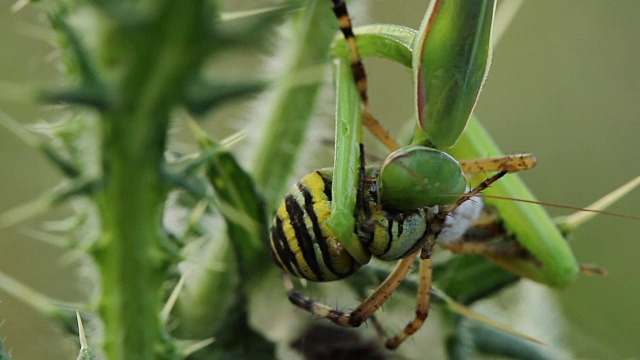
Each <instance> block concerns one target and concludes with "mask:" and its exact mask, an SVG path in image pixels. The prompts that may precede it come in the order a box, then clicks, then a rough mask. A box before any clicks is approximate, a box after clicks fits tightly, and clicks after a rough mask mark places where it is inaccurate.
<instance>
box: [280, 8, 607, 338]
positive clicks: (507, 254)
mask: <svg viewBox="0 0 640 360" xmlns="http://www.w3.org/2000/svg"><path fill="white" fill-rule="evenodd" d="M461 4H462V5H464V6H460V5H461ZM333 6H334V10H335V12H336V16H337V17H338V21H339V24H340V28H341V30H342V32H343V35H344V37H345V39H346V44H347V50H346V51H345V50H344V48H343V47H340V46H337V45H336V46H334V56H335V57H336V58H337V59H338V60H337V61H336V65H335V67H336V74H337V75H336V84H337V85H336V87H337V99H338V105H337V125H336V129H337V130H336V158H335V164H334V168H333V170H321V171H317V172H315V173H312V174H310V175H308V176H307V177H305V178H303V179H302V180H301V181H300V182H299V183H298V184H297V185H296V186H294V188H293V189H292V190H291V192H290V193H289V194H288V195H287V197H286V198H285V200H284V201H283V203H282V204H281V206H280V208H279V209H278V212H277V215H276V218H275V220H274V224H273V227H272V232H271V240H270V242H271V249H272V255H273V257H274V259H275V260H276V262H277V263H278V264H279V265H280V266H281V267H282V268H283V269H285V270H286V271H287V272H288V273H292V274H295V275H297V276H300V277H304V278H307V279H310V280H314V281H327V280H337V279H341V278H343V277H346V276H349V275H351V273H352V272H354V271H355V270H356V269H357V268H359V267H360V266H362V265H364V264H366V263H367V262H368V261H369V258H370V257H371V255H372V254H373V255H374V256H377V257H379V258H381V259H384V260H395V259H400V260H399V262H398V265H397V266H396V268H395V269H394V271H393V272H392V273H391V275H389V277H388V278H387V280H385V282H383V284H382V285H381V286H380V287H379V288H378V290H376V292H374V294H373V295H371V296H370V297H369V298H367V299H366V300H365V301H364V302H363V304H362V305H360V306H359V307H358V308H357V309H356V310H354V311H353V312H351V313H350V314H347V313H345V312H341V311H337V310H334V309H331V308H330V307H328V306H326V305H323V304H320V303H318V302H316V301H315V300H313V299H311V298H309V297H306V296H305V295H303V294H301V293H299V292H297V291H296V290H294V288H293V285H292V283H291V282H290V280H288V277H286V276H285V288H286V289H287V293H288V294H289V299H290V300H291V301H292V302H293V303H294V304H295V305H297V306H299V307H301V308H303V309H306V310H308V311H310V312H312V313H314V314H316V315H319V316H321V317H327V318H329V319H330V320H332V321H333V322H335V323H337V324H340V325H343V326H359V325H360V324H361V323H362V322H363V321H365V320H366V319H368V318H369V317H370V316H371V315H372V314H373V313H374V312H375V311H376V310H377V309H378V308H379V307H380V306H381V304H382V303H383V302H384V301H385V300H386V299H387V298H388V297H389V296H390V294H391V293H392V292H393V291H394V290H395V288H396V287H397V285H398V284H399V282H400V281H401V280H402V278H404V277H405V276H406V273H407V271H408V269H409V267H410V266H411V264H412V263H413V259H414V258H415V256H416V255H417V254H418V252H420V253H421V258H422V260H421V266H420V275H419V278H420V284H419V285H418V293H419V295H418V303H417V306H416V314H417V315H416V317H415V319H414V320H412V321H411V322H410V323H409V324H408V325H406V327H405V329H404V330H403V331H402V332H400V333H399V334H398V335H396V336H395V337H391V338H388V339H387V342H386V345H387V347H388V348H395V347H397V346H398V345H399V344H400V343H401V342H402V341H403V340H404V339H405V338H406V337H408V336H409V335H411V334H413V333H414V332H415V331H417V330H418V329H419V327H420V326H421V325H422V323H423V322H424V320H425V319H426V317H427V314H428V307H429V289H430V285H431V282H430V279H431V261H430V256H431V252H432V250H433V246H434V245H435V243H436V241H438V240H440V244H441V245H443V247H445V248H448V249H450V250H453V251H454V252H460V253H473V254H480V255H483V256H484V257H486V258H488V259H490V260H492V261H494V262H496V263H497V264H499V265H500V266H502V267H504V268H505V269H508V270H509V271H510V272H512V273H514V274H517V275H519V276H522V277H527V278H530V279H532V280H535V281H537V282H541V283H544V284H546V285H549V286H552V287H559V288H562V287H566V286H567V285H569V284H571V283H572V282H573V281H575V279H576V278H577V276H578V274H579V272H580V271H583V272H586V273H593V272H600V271H601V269H599V268H597V267H590V266H586V265H579V264H578V263H577V261H576V260H575V257H574V256H573V254H572V252H571V250H570V248H569V247H568V245H567V242H566V240H565V234H564V233H562V231H561V230H562V224H561V225H560V226H559V225H558V224H556V223H554V222H553V221H552V219H551V218H550V217H549V216H548V215H547V213H546V212H545V211H544V210H543V209H542V207H541V206H540V205H536V204H530V203H525V202H516V203H513V202H502V201H496V200H495V199H492V198H491V197H506V198H515V199H521V200H525V201H535V200H533V199H534V198H533V195H532V194H531V192H530V191H529V190H528V189H527V188H526V186H524V184H523V183H522V182H521V181H520V180H519V179H518V178H515V177H506V178H505V179H503V180H501V181H500V182H499V183H498V184H497V185H496V186H495V187H494V188H491V189H489V191H487V193H488V195H489V197H488V199H485V201H486V202H487V205H485V207H484V209H483V211H484V212H486V213H490V212H494V213H492V214H485V215H486V216H487V217H488V218H489V220H484V221H485V224H484V225H482V224H481V225H477V224H474V225H470V227H469V225H468V224H467V225H464V226H463V230H462V231H461V233H460V234H459V235H457V238H454V239H453V240H452V242H453V244H451V243H448V242H445V241H443V240H441V239H438V236H439V235H440V231H442V230H443V229H444V228H445V227H447V226H448V225H445V219H446V217H447V216H448V215H450V214H452V213H453V212H454V211H455V210H456V209H457V208H458V207H460V206H461V205H462V204H463V203H465V201H467V200H468V199H469V198H470V197H471V196H472V195H475V194H476V192H479V191H480V190H484V189H486V188H487V187H488V186H489V184H492V183H493V182H494V181H496V180H497V179H498V178H499V177H501V176H503V175H504V174H506V173H508V172H513V171H518V170H522V169H527V168H531V167H532V166H533V165H534V164H535V159H533V158H532V157H531V156H530V155H528V154H523V155H517V156H512V157H508V156H502V155H501V151H500V150H499V149H498V147H497V146H496V145H495V143H494V142H493V140H492V139H491V138H490V136H489V135H488V133H487V132H486V131H485V130H484V129H483V128H482V127H481V125H479V123H478V122H477V120H475V119H473V120H471V122H470V123H469V124H468V121H469V118H470V116H471V112H472V110H473V108H474V106H475V102H476V101H477V96H478V93H479V90H480V87H481V86H482V83H483V81H484V78H485V77H486V72H487V70H488V62H489V59H490V53H491V45H490V41H491V40H490V39H491V29H492V21H493V14H494V11H495V2H494V1H483V2H471V3H469V2H464V1H458V2H455V1H454V2H441V1H434V2H431V4H430V7H429V9H428V10H427V14H426V15H425V19H424V20H423V23H422V26H421V28H420V30H419V31H417V32H416V31H413V30H411V29H407V28H403V27H399V26H392V25H389V26H385V25H376V26H371V27H366V28H362V29H361V33H359V34H358V35H357V45H356V41H355V40H354V37H353V34H352V32H351V31H352V30H351V25H350V21H349V18H348V15H347V14H346V8H345V5H344V3H343V2H341V1H334V2H333ZM458 6H459V7H458ZM451 19H461V20H460V21H459V22H457V23H456V22H455V21H452V20H451ZM469 24H472V25H471V28H472V29H471V30H470V29H469V27H470V25H469ZM341 42H342V41H341V40H338V41H337V42H336V43H338V44H341ZM450 44H455V46H451V45H450ZM447 46H448V47H449V48H447ZM443 48H444V50H443ZM358 52H360V53H361V54H363V56H364V57H366V56H372V55H373V56H382V57H386V58H388V59H391V60H393V61H396V62H399V63H401V64H404V65H407V66H410V67H411V68H412V69H413V73H414V84H415V86H416V87H415V96H416V108H417V118H418V119H419V120H418V121H419V126H417V127H416V130H415V135H414V140H413V142H412V144H413V145H414V147H412V148H404V149H401V150H399V152H394V153H392V155H390V156H389V157H388V158H387V160H386V161H385V164H383V166H382V169H381V170H379V172H376V170H373V171H371V170H365V167H364V160H363V159H362V157H363V156H364V155H363V151H362V148H361V147H358V144H361V142H362V139H361V138H362V134H361V132H360V121H362V122H363V123H364V124H365V125H366V126H367V127H368V128H369V129H370V130H371V131H372V132H373V133H374V134H375V135H376V136H377V137H378V139H379V140H380V141H381V142H383V143H385V145H386V146H387V147H388V148H389V149H390V150H397V149H398V146H397V145H396V144H395V143H394V142H393V140H391V139H390V136H389V135H388V134H386V132H385V131H384V130H383V129H382V128H380V126H379V124H377V122H376V120H375V119H374V118H373V117H372V116H371V114H370V113H369V110H368V105H367V95H366V77H365V75H364V69H363V68H362V64H361V62H360V59H359V56H360V55H359V54H358ZM345 58H348V59H349V62H350V65H347V64H345V62H344V60H343V61H342V62H341V61H340V59H345ZM461 64H462V65H461ZM349 73H353V79H352V78H351V77H350V76H349V75H348V74H349ZM434 79H435V80H434ZM353 80H355V84H356V89H354V88H353ZM358 98H359V99H358ZM358 101H360V106H359V107H358V106H354V105H353V104H355V103H357V102H358ZM344 104H346V105H344ZM434 109H435V110H434ZM452 109H453V110H452ZM467 127H468V128H467ZM465 128H467V129H466V131H465ZM454 145H455V146H454ZM425 146H426V148H424V149H423V148H422V147H425ZM418 147H420V148H419V149H418ZM436 149H444V150H446V151H448V152H450V153H451V154H452V155H453V156H454V157H455V158H457V159H464V158H478V157H484V156H486V155H491V156H495V157H490V158H487V159H476V160H469V161H463V162H462V164H461V166H462V169H464V172H465V173H474V172H482V171H487V170H495V171H498V170H500V172H499V173H498V175H496V176H494V177H492V178H489V179H487V181H486V182H482V183H481V184H480V185H479V186H478V187H476V188H475V189H474V190H475V192H472V193H471V194H465V195H464V196H462V197H460V196H461V193H462V192H464V185H466V182H464V180H462V181H460V178H458V177H457V176H458V175H459V174H457V173H459V172H460V171H456V170H455V166H451V167H452V168H454V170H447V171H445V172H443V173H441V176H442V177H440V178H428V177H429V176H431V175H434V172H436V171H438V170H441V169H442V168H450V166H449V164H450V160H452V161H453V162H455V160H453V159H449V157H448V155H446V154H445V153H444V152H442V151H439V150H436ZM417 153H420V154H421V155H415V154H417ZM414 155H415V157H417V158H418V160H415V159H412V158H414ZM405 159H412V160H407V161H405ZM396 162H397V163H396ZM398 164H399V165H398ZM355 169H360V170H357V171H356V170H355ZM394 169H395V170H394ZM385 170H386V171H385ZM403 172H404V174H402V175H398V174H399V173H403ZM423 172H424V173H423ZM385 173H386V174H389V173H391V174H392V175H386V176H385ZM423 174H424V175H423ZM435 175H436V176H437V175H438V174H437V173H435ZM403 176H404V178H403ZM416 179H417V184H416V183H415V182H413V181H414V180H416ZM434 183H437V184H438V185H441V184H442V183H448V185H450V186H449V187H443V188H431V184H434ZM449 183H450V184H449ZM461 184H462V185H461ZM426 188H428V189H426ZM385 189H386V190H385ZM425 191H426V193H429V194H430V195H429V196H426V195H425V196H426V197H427V198H428V199H426V198H423V197H422V196H421V194H425ZM434 193H435V197H433V196H432V195H433V194H434ZM363 194H367V195H363ZM456 194H457V196H458V200H456V201H454V200H453V199H452V197H453V196H454V195H456ZM369 195H370V196H371V198H368V197H367V196H369ZM332 196H333V199H332ZM445 198H448V200H445ZM412 201H413V202H412ZM367 203H368V204H372V203H374V204H377V205H378V206H379V207H375V205H363V204H367ZM451 204H453V205H451ZM436 205H439V206H440V207H439V208H436V209H435V210H430V211H433V212H434V213H435V218H434V217H433V216H434V214H433V213H430V214H429V215H427V214H425V211H426V210H425V211H423V209H426V208H427V207H430V206H436ZM447 205H448V206H447ZM480 206H481V205H480ZM329 207H330V209H329ZM362 209H365V210H364V211H362ZM417 209H420V210H421V211H423V212H421V213H419V214H416V212H415V211H416V210H417ZM489 209H491V210H489ZM495 212H497V215H495ZM361 213H365V215H362V214H361ZM354 214H355V215H354ZM407 214H408V215H407ZM416 215H417V217H418V218H421V219H422V222H423V223H426V228H428V229H427V230H424V229H423V228H420V231H419V233H420V234H422V235H420V236H415V240H416V241H415V242H412V240H413V238H411V239H410V241H409V243H408V244H406V245H398V246H399V247H400V248H399V250H398V249H396V253H395V255H392V256H387V253H386V252H385V251H386V250H385V251H383V252H376V250H372V248H371V247H369V244H368V243H367V240H366V238H368V237H370V238H371V239H373V240H370V242H372V243H373V244H374V245H375V243H376V241H377V240H376V236H377V234H378V233H379V232H387V233H388V236H387V238H386V239H385V240H383V241H382V245H383V247H386V248H387V249H391V250H393V249H394V247H395V246H396V244H397V243H399V242H400V243H401V242H403V241H405V240H406V239H405V238H403V237H402V236H403V235H402V230H400V229H402V228H403V226H404V225H405V223H404V221H405V220H404V217H403V216H409V218H411V217H413V216H416ZM438 216H440V217H438ZM376 217H378V218H385V217H386V218H387V219H394V220H395V221H396V222H397V224H398V225H397V226H398V228H394V227H393V225H392V224H393V221H392V220H389V222H388V223H385V222H384V221H382V220H379V219H378V220H371V219H375V218H376ZM453 217H454V218H456V216H455V215H454V216H453ZM399 218H402V220H398V219H399ZM475 220H478V215H474V216H472V220H471V221H472V222H473V221H475ZM454 221H455V220H454ZM487 221H488V222H487ZM407 223H408V224H410V225H408V226H407V228H410V229H413V227H414V226H422V223H420V221H414V220H411V221H410V222H407ZM416 224H418V225H416ZM430 227H432V228H431V229H429V228H430ZM482 227H486V228H487V229H489V228H490V229H492V230H490V232H491V234H490V235H482V236H481V237H483V238H482V239H481V241H486V240H488V239H491V240H495V239H499V240H503V241H505V243H501V244H500V245H499V246H496V247H494V246H493V245H491V244H487V243H482V242H474V241H475V240H474V239H472V236H471V235H468V234H469V233H471V232H473V231H474V230H475V229H476V228H482ZM354 229H355V230H354ZM465 229H469V231H467V232H466V233H465ZM407 237H410V236H407ZM394 242H395V244H394ZM374 247H375V246H374ZM331 249H338V252H339V254H337V255H336V256H335V257H334V256H333V255H331V256H329V255H327V254H328V253H330V252H331ZM418 249H421V251H417V250H418ZM336 266H341V268H340V269H338V270H337V271H336V270H335V269H334V268H335V267H336Z"/></svg>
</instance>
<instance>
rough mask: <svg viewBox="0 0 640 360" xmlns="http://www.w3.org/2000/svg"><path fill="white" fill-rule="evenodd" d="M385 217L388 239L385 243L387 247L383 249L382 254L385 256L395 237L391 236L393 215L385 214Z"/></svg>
mask: <svg viewBox="0 0 640 360" xmlns="http://www.w3.org/2000/svg"><path fill="white" fill-rule="evenodd" d="M385 216H386V218H387V225H388V226H387V237H388V238H389V239H388V240H389V241H387V247H386V248H385V249H384V252H383V254H386V253H387V252H388V251H389V249H391V243H392V242H393V241H394V239H395V236H393V215H391V214H389V213H388V212H385Z"/></svg>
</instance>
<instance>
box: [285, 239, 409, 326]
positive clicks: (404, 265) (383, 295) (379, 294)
mask: <svg viewBox="0 0 640 360" xmlns="http://www.w3.org/2000/svg"><path fill="white" fill-rule="evenodd" d="M418 252H419V251H416V252H415V253H413V254H411V255H409V256H407V257H405V258H403V259H401V260H398V262H397V263H396V266H395V268H394V269H393V271H391V273H390V274H389V276H387V278H386V279H385V280H384V281H383V282H382V284H380V286H379V287H378V288H377V289H376V290H375V291H374V292H373V294H371V295H369V297H367V298H366V299H365V300H364V301H363V302H362V303H360V305H359V306H358V307H357V308H356V309H355V310H353V311H352V312H350V313H346V312H343V311H340V310H336V309H334V308H332V307H330V306H327V305H325V304H323V303H321V302H319V301H316V300H314V299H312V298H310V297H308V296H307V295H305V294H303V293H302V292H300V291H298V290H296V289H295V287H294V286H293V282H292V281H291V279H290V277H289V275H288V274H286V273H285V274H283V283H284V288H285V291H286V292H287V296H288V298H289V301H291V303H292V304H294V305H295V306H297V307H299V308H301V309H304V310H307V311H309V312H310V313H312V314H314V315H316V316H319V317H323V318H327V319H329V320H331V321H332V322H334V323H336V324H338V325H340V326H347V327H358V326H360V325H362V323H363V322H365V321H367V319H369V317H371V315H373V313H375V312H376V310H378V309H379V308H380V306H382V304H383V303H384V302H385V301H387V300H388V299H389V297H390V296H391V294H392V293H393V292H394V291H395V290H396V288H398V286H399V285H400V283H401V282H402V280H403V279H404V278H405V276H407V273H408V272H409V269H410V268H411V265H412V264H413V261H414V259H415V258H416V256H417V255H418Z"/></svg>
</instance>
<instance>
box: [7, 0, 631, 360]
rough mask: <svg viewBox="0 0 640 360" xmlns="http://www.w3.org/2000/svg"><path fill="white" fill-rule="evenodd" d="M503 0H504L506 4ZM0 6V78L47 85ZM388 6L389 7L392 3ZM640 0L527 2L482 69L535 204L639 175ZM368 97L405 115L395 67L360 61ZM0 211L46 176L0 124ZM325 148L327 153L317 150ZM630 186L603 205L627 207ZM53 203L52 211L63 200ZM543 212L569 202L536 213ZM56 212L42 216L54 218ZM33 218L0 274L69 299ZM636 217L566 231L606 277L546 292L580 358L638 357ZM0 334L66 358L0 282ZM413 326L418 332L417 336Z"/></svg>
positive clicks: (47, 68) (24, 108) (28, 28)
mask: <svg viewBox="0 0 640 360" xmlns="http://www.w3.org/2000/svg"><path fill="white" fill-rule="evenodd" d="M505 1H509V0H505ZM368 2H369V3H370V4H371V9H370V11H369V12H368V13H366V14H364V13H354V14H353V15H354V23H355V24H366V23H372V22H389V23H398V24H404V25H407V26H410V27H413V28H417V27H418V25H419V22H420V18H421V16H422V14H423V12H424V9H425V8H426V6H427V5H426V4H427V2H426V1H402V2H398V1H389V0H375V1H368ZM1 3H2V4H3V5H2V6H0V81H2V82H18V83H48V84H51V83H54V82H56V81H57V80H59V79H60V75H59V74H58V72H57V70H56V63H55V61H52V60H50V59H52V58H55V50H54V48H52V47H51V46H50V44H49V42H48V36H50V34H49V33H48V32H47V27H46V25H45V23H44V21H43V19H42V15H41V14H39V13H38V12H36V11H33V10H32V9H29V8H26V9H23V10H21V11H20V12H18V13H17V14H11V13H10V11H9V7H10V5H11V4H12V3H13V1H6V0H3V1H2V2H1ZM398 4H401V5H400V6H399V5H398ZM638 34H640V2H638V1H635V0H624V1H623V0H618V1H615V2H605V1H601V0H573V1H560V0H544V1H543V0H536V1H528V2H526V3H525V4H524V5H523V6H522V9H521V10H520V12H519V13H518V14H517V16H516V17H515V19H514V21H513V23H512V24H511V25H510V27H509V28H508V30H507V32H506V34H505V36H504V37H503V38H502V40H501V41H500V43H499V44H497V46H496V48H495V51H494V58H493V65H492V70H491V73H490V75H489V79H488V82H487V84H486V85H485V89H484V91H483V93H482V96H481V98H480V101H479V104H478V109H477V113H478V115H479V116H480V118H481V119H482V121H483V122H484V124H485V125H486V126H487V127H488V128H489V130H490V132H491V133H492V134H493V136H494V138H495V139H496V140H497V142H498V143H499V144H500V145H501V147H502V149H503V150H504V151H505V152H506V153H518V152H533V153H535V154H536V155H537V156H538V159H539V161H540V164H539V166H538V167H537V168H536V169H535V170H532V171H529V172H528V173H525V174H523V178H524V179H525V180H526V181H527V183H528V184H529V186H530V187H531V188H532V189H533V191H534V193H536V194H537V196H538V198H539V199H541V200H544V201H550V202H555V203H559V204H570V205H576V206H586V205H588V204H590V203H591V202H592V201H593V200H596V199H597V198H599V197H600V196H602V195H604V194H606V193H607V192H609V191H610V190H612V189H614V188H616V187H618V186H619V185H621V184H623V183H625V182H626V181H628V180H630V179H631V178H633V177H635V176H638V175H640V160H639V159H638V157H637V153H638V150H637V148H636V146H638V138H639V136H640V119H639V118H638V116H639V115H638V114H640V99H639V95H640V49H639V47H638V44H640V36H639V35H638ZM366 65H367V66H368V71H369V76H370V79H371V85H370V88H371V90H370V91H371V104H372V107H373V109H374V112H375V113H376V114H377V116H378V117H379V118H381V119H382V120H383V122H384V123H385V124H387V125H389V124H390V123H391V121H394V120H396V121H405V119H407V118H409V116H410V114H411V108H410V106H411V102H412V100H411V85H410V83H409V78H408V76H407V72H406V70H405V69H402V68H400V67H399V66H397V65H392V64H390V63H388V62H385V61H377V60H372V61H368V62H367V63H366ZM5 91H6V90H4V89H3V91H2V92H0V109H2V111H5V112H7V113H9V114H11V115H12V116H13V117H15V118H17V119H19V120H20V121H21V122H24V123H32V122H37V121H38V120H39V119H49V118H50V117H49V116H48V113H50V110H47V109H46V108H44V109H43V108H41V107H38V106H33V105H25V104H17V103H15V102H11V101H8V100H7V97H8V96H9V94H10V92H9V94H7V93H6V92H5ZM0 147H1V149H0V163H1V164H2V168H3V169H4V170H2V171H0V189H1V190H0V191H1V196H0V211H5V210H7V209H10V208H12V207H15V206H17V205H19V204H22V203H24V202H25V201H28V200H30V199H33V198H34V197H35V196H37V195H38V194H40V193H41V192H43V191H44V190H45V189H47V188H49V187H50V186H52V185H54V184H56V183H57V182H58V181H59V176H58V174H57V173H56V172H55V171H54V170H53V168H52V167H51V166H49V165H48V163H47V162H45V161H44V160H43V159H42V158H41V157H40V156H39V155H38V154H37V153H35V151H33V150H32V149H30V148H28V147H27V146H26V145H24V144H23V143H21V142H20V141H19V140H17V139H16V138H15V137H14V136H13V135H11V134H8V133H7V131H6V130H4V129H2V130H0ZM327 151H328V150H327ZM638 201H640V191H636V192H634V193H633V194H631V195H630V196H628V197H627V198H626V199H624V200H623V201H621V202H620V203H619V204H616V205H615V206H614V207H613V209H612V210H613V211H617V212H621V213H627V214H634V215H640V211H639V209H640V206H638V205H637V203H638ZM62 211H64V209H62ZM549 211H550V212H551V213H552V214H556V215H563V214H567V213H568V212H566V211H562V210H558V209H549ZM63 216H64V213H63V212H60V213H53V214H48V216H47V217H46V219H60V218H63ZM42 220H43V218H39V219H34V220H31V221H29V222H26V223H24V224H21V225H20V226H17V227H13V228H9V229H0V232H1V234H0V271H2V272H4V273H7V274H9V275H11V276H12V277H15V278H17V279H19V280H21V281H22V282H24V283H25V284H27V285H29V286H31V287H34V288H36V289H39V290H40V291H42V292H43V293H45V294H48V295H50V296H52V297H56V298H60V299H63V300H78V299H80V298H81V290H80V285H79V281H78V277H77V276H76V275H75V274H76V272H77V270H78V268H79V267H80V266H81V264H80V263H79V262H78V261H77V259H75V258H73V256H62V255H63V253H62V252H61V251H60V250H59V249H57V248H55V247H52V246H50V245H47V244H44V243H42V242H40V241H37V240H33V239H31V238H30V237H29V236H26V235H25V234H23V233H21V229H24V228H29V227H30V228H40V227H41V222H42ZM639 230H640V223H638V222H634V221H631V220H624V219H618V218H609V217H603V216H601V217H597V218H596V219H595V220H593V221H592V222H590V223H588V224H587V225H585V226H584V227H583V228H582V229H580V230H579V231H578V232H577V233H576V234H575V236H574V238H573V242H572V246H573V248H574V250H575V253H576V256H577V257H578V259H579V260H580V261H582V262H586V263H597V264H599V265H602V266H604V267H606V268H607V269H608V270H609V272H610V276H609V277H608V278H598V277H594V278H587V277H581V278H580V279H579V280H578V282H577V283H576V284H575V285H573V286H572V287H570V288H569V289H567V290H564V291H562V292H560V293H559V298H560V300H561V302H562V306H563V309H564V311H565V313H566V315H567V318H568V319H569V321H570V323H571V330H570V332H569V342H570V347H571V348H572V349H573V350H574V352H575V354H576V355H577V356H578V357H580V358H591V359H620V358H633V357H640V350H638V349H639V347H638V344H637V339H638V338H640V311H638V309H637V308H638V303H639V299H640V282H639V280H640V273H639V268H638V265H637V264H638V260H637V256H638V255H637V254H640V241H638V232H639ZM0 324H1V327H0V338H5V339H6V341H5V347H6V348H7V349H8V350H10V351H11V352H12V354H13V356H14V358H15V359H43V358H47V359H54V360H55V359H68V358H71V357H72V356H75V355H74V353H75V345H74V343H75V339H74V338H71V337H69V336H66V335H62V334H61V332H60V331H59V330H58V329H57V328H56V325H55V324H54V323H53V322H50V321H48V320H47V319H45V318H43V317H41V316H39V315H38V314H36V313H35V312H33V311H32V310H31V309H30V308H28V307H27V306H25V305H23V304H22V303H20V302H18V301H16V300H15V299H13V298H11V297H9V296H8V295H7V294H5V293H4V292H1V291H0ZM419 336H428V334H426V333H421V335H419Z"/></svg>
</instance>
